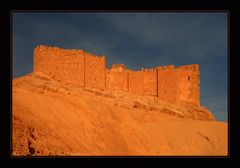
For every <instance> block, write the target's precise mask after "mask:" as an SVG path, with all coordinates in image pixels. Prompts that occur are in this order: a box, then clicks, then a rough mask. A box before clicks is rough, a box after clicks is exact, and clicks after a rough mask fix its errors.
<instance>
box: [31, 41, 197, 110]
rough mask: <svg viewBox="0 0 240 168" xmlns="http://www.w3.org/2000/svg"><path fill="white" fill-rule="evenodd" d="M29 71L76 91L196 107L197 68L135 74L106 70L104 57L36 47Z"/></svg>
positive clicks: (119, 69)
mask: <svg viewBox="0 0 240 168" xmlns="http://www.w3.org/2000/svg"><path fill="white" fill-rule="evenodd" d="M33 71H34V72H43V73H45V74H46V75H50V76H52V78H53V79H56V80H60V81H63V82H66V83H71V84H74V85H77V86H80V87H89V88H97V89H109V90H123V91H126V92H129V93H134V94H139V95H144V96H155V97H158V98H159V99H163V100H167V101H170V102H187V103H191V104H195V105H200V75H199V65H198V64H190V65H184V66H178V67H175V66H174V65H166V66H158V67H154V68H141V70H138V71H133V70H130V69H126V68H125V65H124V64H113V65H112V67H111V69H109V70H106V57H105V56H100V55H94V54H91V53H87V52H85V51H84V50H79V49H64V48H59V47H49V46H45V45H38V46H37V47H36V48H35V49H34V70H33Z"/></svg>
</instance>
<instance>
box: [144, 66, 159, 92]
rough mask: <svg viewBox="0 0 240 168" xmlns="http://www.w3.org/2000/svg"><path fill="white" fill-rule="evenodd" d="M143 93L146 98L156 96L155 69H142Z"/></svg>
mask: <svg viewBox="0 0 240 168" xmlns="http://www.w3.org/2000/svg"><path fill="white" fill-rule="evenodd" d="M143 92H144V95H147V96H157V69H156V68H152V69H143Z"/></svg>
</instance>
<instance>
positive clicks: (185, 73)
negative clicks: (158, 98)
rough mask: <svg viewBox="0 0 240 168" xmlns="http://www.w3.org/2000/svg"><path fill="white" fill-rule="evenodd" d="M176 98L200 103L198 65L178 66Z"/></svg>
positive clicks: (196, 103)
mask: <svg viewBox="0 0 240 168" xmlns="http://www.w3.org/2000/svg"><path fill="white" fill-rule="evenodd" d="M178 76H179V77H178V98H179V101H181V102H187V103H191V104H195V105H200V73H199V65H198V64H192V65H185V66H180V67H179V68H178Z"/></svg>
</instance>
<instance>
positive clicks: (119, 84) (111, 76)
mask: <svg viewBox="0 0 240 168" xmlns="http://www.w3.org/2000/svg"><path fill="white" fill-rule="evenodd" d="M106 88H107V89H109V90H123V91H126V92H128V72H112V71H108V72H107V75H106Z"/></svg>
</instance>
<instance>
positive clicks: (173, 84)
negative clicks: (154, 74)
mask: <svg viewBox="0 0 240 168" xmlns="http://www.w3.org/2000/svg"><path fill="white" fill-rule="evenodd" d="M177 80H178V74H177V71H176V69H175V68H174V66H173V65H170V66H163V67H159V68H158V97H159V98H160V99H163V100H167V101H170V102H176V101H177V93H178V92H177V90H178V81H177Z"/></svg>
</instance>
